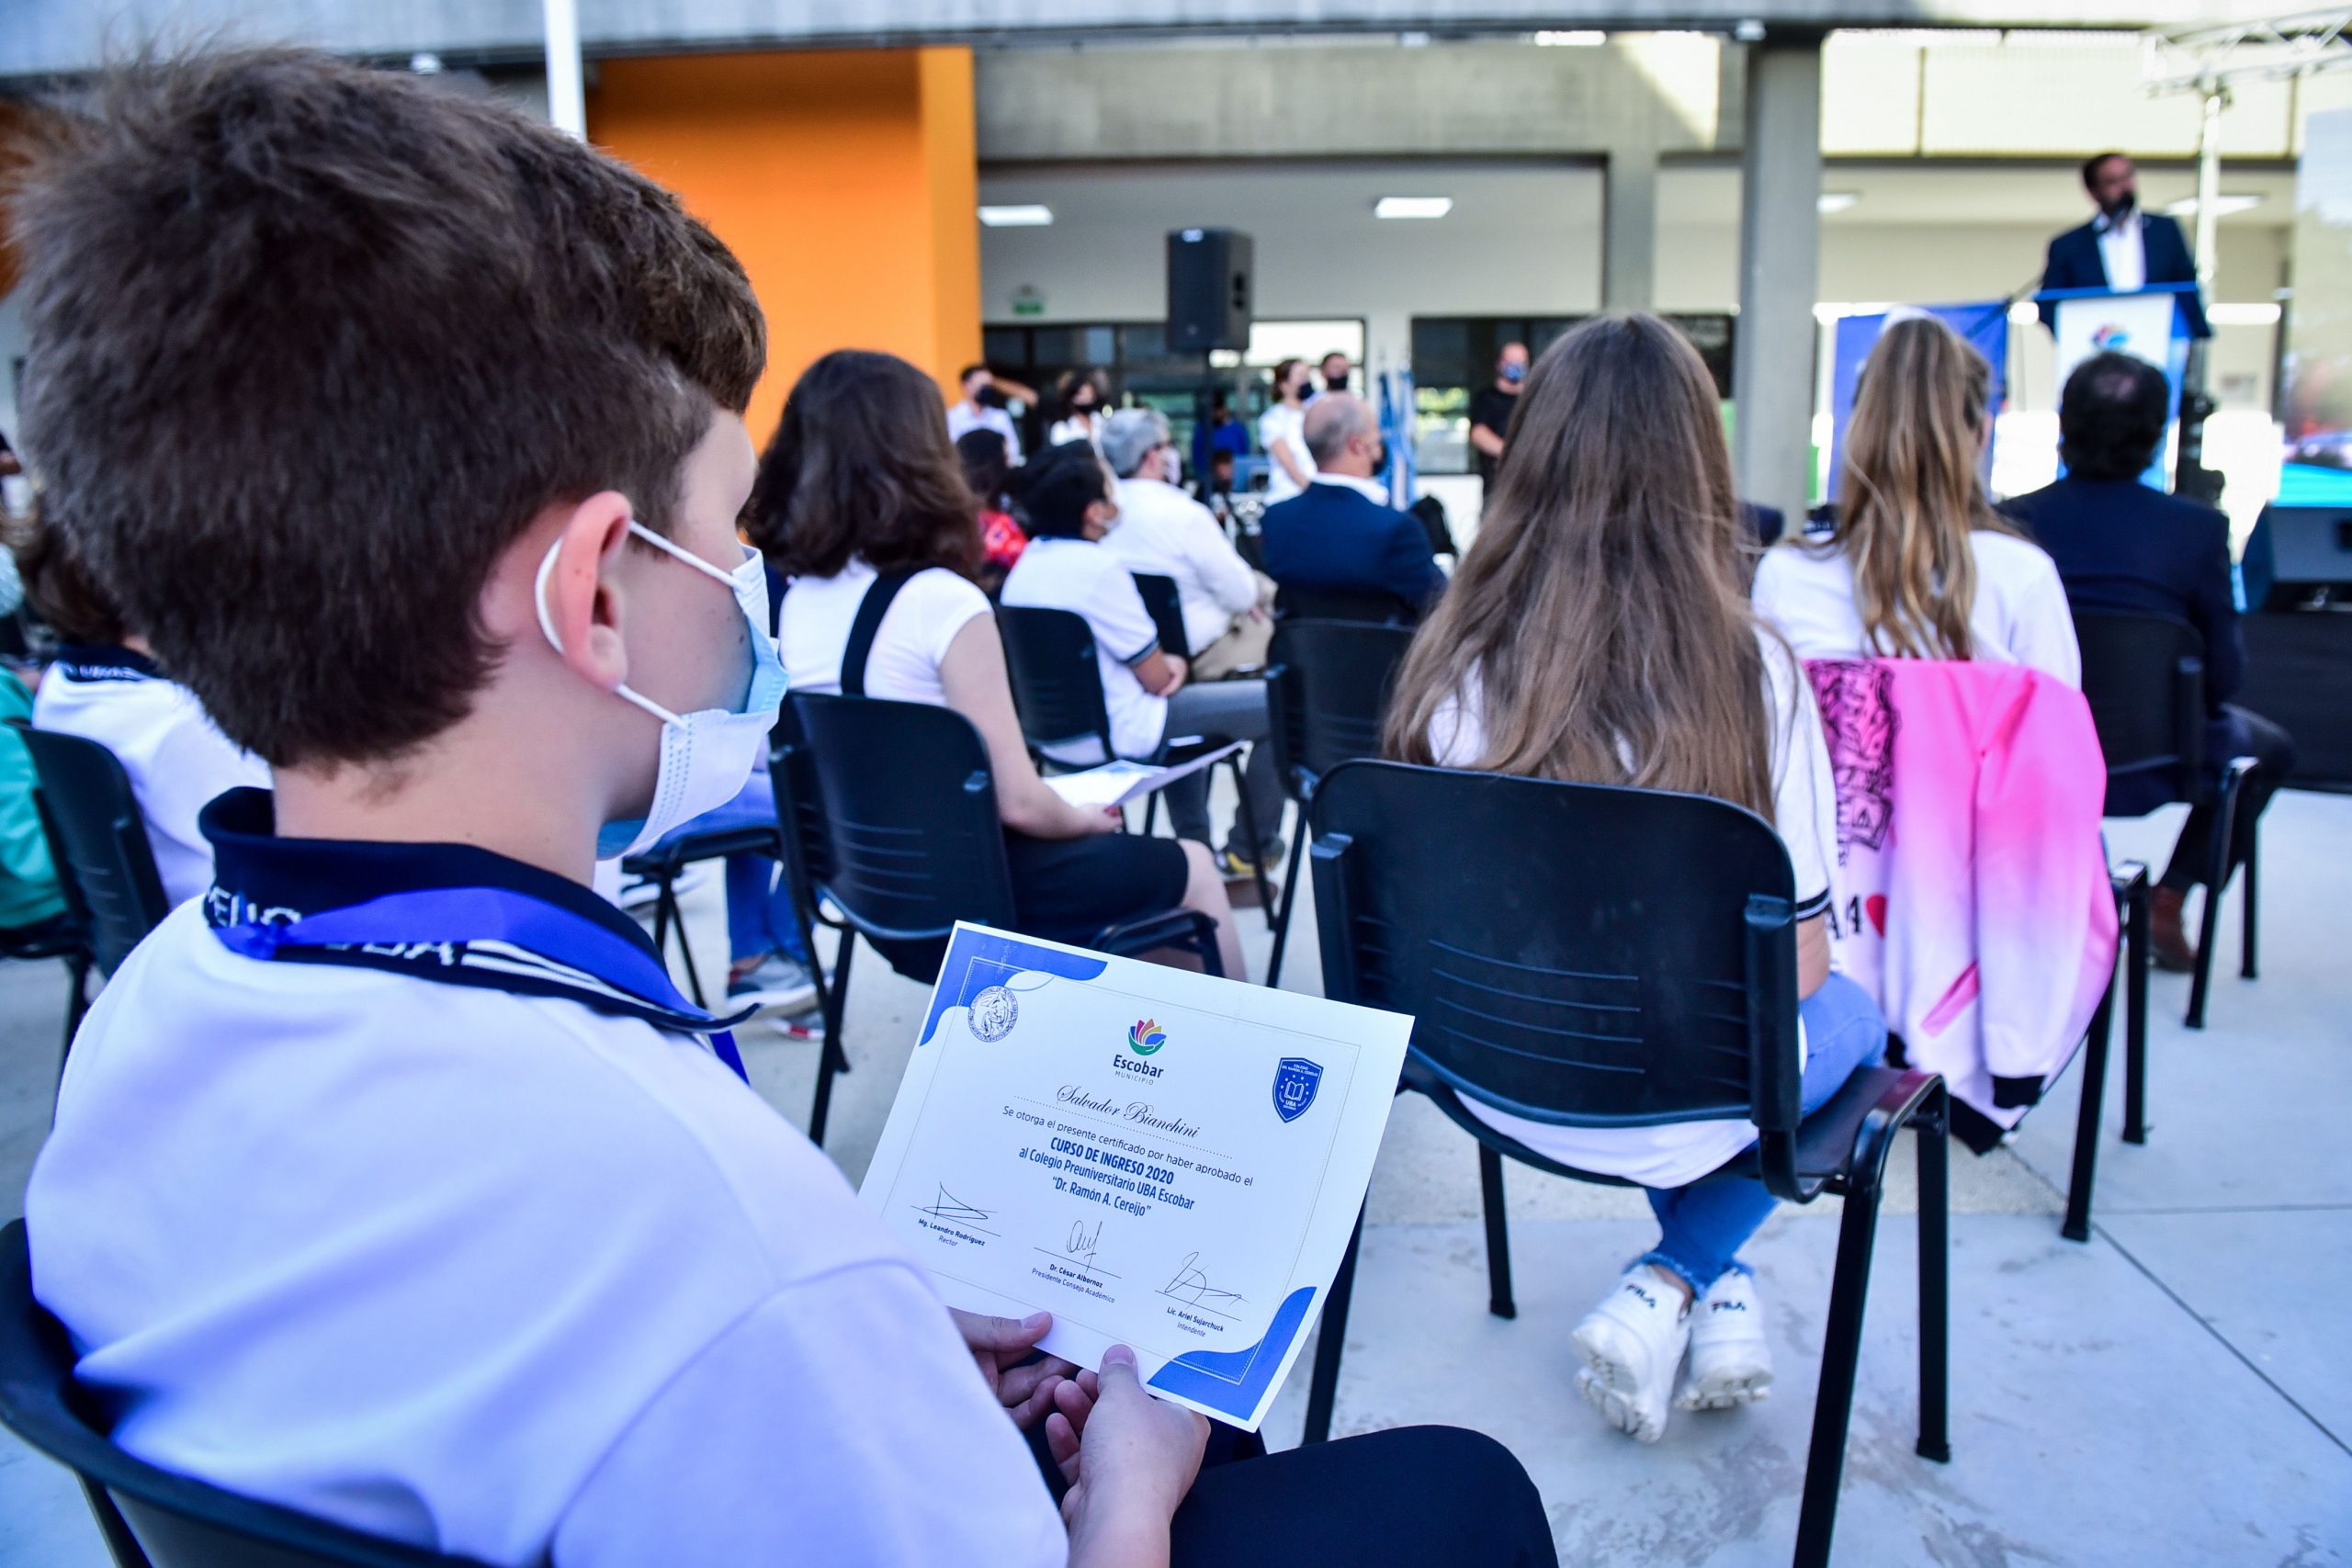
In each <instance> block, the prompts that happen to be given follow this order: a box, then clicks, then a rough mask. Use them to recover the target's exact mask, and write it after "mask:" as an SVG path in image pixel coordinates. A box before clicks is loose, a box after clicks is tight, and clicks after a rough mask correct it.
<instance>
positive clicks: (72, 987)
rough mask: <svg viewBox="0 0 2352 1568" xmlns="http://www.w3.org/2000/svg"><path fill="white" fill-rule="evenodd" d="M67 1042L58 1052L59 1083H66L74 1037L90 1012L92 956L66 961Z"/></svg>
mask: <svg viewBox="0 0 2352 1568" xmlns="http://www.w3.org/2000/svg"><path fill="white" fill-rule="evenodd" d="M65 976H66V978H65V984H66V992H65V1041H64V1043H63V1044H62V1045H60V1046H59V1047H58V1051H57V1081H58V1082H59V1083H60V1084H62V1083H63V1082H64V1081H65V1059H66V1058H67V1057H68V1056H71V1055H73V1054H74V1035H76V1034H78V1033H80V1032H82V1020H83V1018H84V1017H85V1015H86V1014H87V1013H88V1012H89V1010H90V955H89V954H88V953H75V954H74V956H73V957H71V958H69V959H67V960H66V961H65Z"/></svg>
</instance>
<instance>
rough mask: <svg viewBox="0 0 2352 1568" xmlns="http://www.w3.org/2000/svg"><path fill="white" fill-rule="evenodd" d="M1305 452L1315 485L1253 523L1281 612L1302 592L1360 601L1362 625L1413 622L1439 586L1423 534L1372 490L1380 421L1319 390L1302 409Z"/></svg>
mask: <svg viewBox="0 0 2352 1568" xmlns="http://www.w3.org/2000/svg"><path fill="white" fill-rule="evenodd" d="M1305 434H1306V449H1307V451H1308V453H1310V454H1311V455H1312V456H1313V457H1314V458H1315V477H1314V478H1313V479H1311V480H1310V481H1309V482H1308V483H1307V486H1306V491H1304V492H1303V493H1302V494H1299V495H1296V496H1294V497H1293V498H1292V499H1290V500H1288V501H1285V502H1282V503H1280V504H1279V505H1275V506H1269V507H1268V508H1266V515H1265V519H1264V521H1263V522H1262V523H1261V524H1260V525H1259V536H1260V542H1261V544H1262V546H1263V547H1264V549H1265V552H1266V571H1267V573H1268V575H1270V576H1271V577H1272V578H1273V580H1274V581H1275V582H1277V583H1279V584H1280V585H1281V587H1282V592H1283V595H1284V600H1283V608H1284V609H1285V611H1290V610H1292V609H1294V608H1295V601H1296V600H1297V598H1298V596H1299V595H1300V594H1301V593H1302V592H1305V593H1307V594H1310V595H1315V596H1318V597H1326V598H1328V596H1329V595H1333V594H1340V595H1345V596H1350V597H1352V598H1355V599H1359V600H1362V601H1363V602H1364V604H1363V610H1362V611H1361V612H1360V613H1363V614H1365V615H1367V616H1368V617H1369V615H1370V611H1371V606H1372V604H1375V603H1376V604H1378V605H1379V606H1380V608H1381V610H1382V612H1383V613H1382V615H1381V616H1379V617H1378V618H1386V619H1392V620H1396V621H1397V622H1400V623H1410V622H1412V621H1415V620H1418V619H1419V617H1420V615H1421V612H1422V611H1424V610H1426V609H1427V608H1428V607H1429V606H1430V603H1431V602H1432V601H1433V600H1435V599H1436V598H1437V596H1438V593H1439V592H1440V591H1441V590H1442V589H1443V588H1444V586H1445V574H1444V573H1443V572H1442V571H1440V570H1438V566H1437V560H1436V558H1435V557H1434V556H1432V555H1431V554H1430V536H1429V531H1428V530H1427V529H1425V528H1423V527H1422V526H1421V525H1420V522H1419V519H1417V518H1415V517H1414V516H1412V515H1411V514H1410V513H1404V512H1399V511H1397V509H1396V508H1395V507H1393V506H1391V505H1389V504H1388V491H1386V490H1385V489H1384V488H1383V487H1382V486H1380V485H1378V484H1375V483H1374V482H1373V478H1372V476H1373V475H1374V474H1375V473H1378V472H1379V471H1380V469H1381V468H1382V467H1383V462H1382V458H1383V456H1384V454H1383V453H1382V451H1381V448H1382V446H1383V445H1384V443H1383V442H1382V440H1381V436H1380V423H1379V421H1377V420H1376V419H1374V417H1373V412H1372V409H1371V406H1370V405H1369V404H1367V403H1366V402H1365V401H1364V400H1363V399H1362V398H1359V397H1356V396H1354V395H1352V394H1351V393H1347V392H1326V393H1325V394H1324V395H1323V396H1322V397H1320V398H1317V400H1315V406H1314V407H1313V408H1311V409H1308V410H1307V411H1306V420H1305Z"/></svg>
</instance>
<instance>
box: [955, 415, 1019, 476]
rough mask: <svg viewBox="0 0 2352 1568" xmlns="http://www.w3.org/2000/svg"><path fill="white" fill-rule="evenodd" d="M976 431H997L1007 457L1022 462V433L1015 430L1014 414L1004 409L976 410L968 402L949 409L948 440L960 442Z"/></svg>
mask: <svg viewBox="0 0 2352 1568" xmlns="http://www.w3.org/2000/svg"><path fill="white" fill-rule="evenodd" d="M974 430H993V431H995V432H996V433H997V434H999V435H1001V436H1003V437H1004V451H1005V457H1007V458H1008V459H1009V460H1010V461H1012V462H1015V463H1018V462H1019V461H1021V432H1020V431H1018V430H1016V429H1015V428H1013V423H1012V414H1010V413H1008V412H1005V411H1004V410H1002V409H984V408H976V407H975V406H973V405H972V404H970V403H968V402H965V403H956V404H955V405H954V406H952V407H950V408H949V409H948V411H947V439H948V440H950V441H960V440H962V439H963V438H964V435H965V434H966V433H967V432H968V431H974Z"/></svg>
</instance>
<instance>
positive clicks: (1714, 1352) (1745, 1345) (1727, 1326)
mask: <svg viewBox="0 0 2352 1568" xmlns="http://www.w3.org/2000/svg"><path fill="white" fill-rule="evenodd" d="M1771 1393H1772V1347H1771V1344H1770V1341H1768V1340H1767V1339H1766V1338H1765V1336H1764V1309H1763V1307H1762V1306H1761V1305H1759V1304H1758V1302H1757V1300H1756V1281H1755V1280H1753V1279H1751V1278H1749V1277H1748V1276H1747V1274H1744V1273H1742V1272H1741V1271H1740V1270H1738V1269H1733V1270H1732V1271H1731V1272H1730V1273H1728V1274H1725V1275H1724V1277H1723V1278H1722V1279H1720V1280H1716V1281H1715V1282H1714V1283H1713V1285H1710V1286H1709V1287H1707V1293H1706V1294H1705V1295H1702V1296H1701V1297H1700V1298H1699V1300H1698V1302H1697V1303H1696V1304H1695V1305H1693V1306H1692V1307H1691V1365H1690V1368H1689V1370H1688V1371H1685V1373H1684V1374H1683V1378H1682V1391H1681V1392H1680V1393H1678V1394H1676V1395H1675V1396H1674V1406H1675V1408H1676V1409H1678V1410H1729V1409H1731V1408H1732V1407H1733V1406H1734V1405H1739V1404H1754V1403H1756V1402H1757V1401H1758V1400H1759V1399H1769V1398H1770V1397H1771Z"/></svg>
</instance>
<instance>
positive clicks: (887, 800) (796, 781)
mask: <svg viewBox="0 0 2352 1568" xmlns="http://www.w3.org/2000/svg"><path fill="white" fill-rule="evenodd" d="M777 735H778V737H779V740H778V744H777V746H776V748H775V754H774V776H775V791H776V813H777V816H778V818H780V819H781V820H782V822H783V824H784V829H785V834H784V836H785V847H786V860H785V863H786V872H787V874H789V875H791V876H792V878H793V879H794V881H793V886H794V892H795V893H796V895H797V896H798V897H802V898H804V899H805V900H807V902H806V903H805V904H804V905H803V907H804V908H810V909H813V908H816V907H817V900H818V899H820V898H825V899H831V901H832V902H833V904H834V905H835V906H837V907H838V908H840V909H841V911H842V914H843V915H845V916H846V917H848V919H849V922H850V924H852V925H853V926H855V927H856V928H857V929H858V930H859V931H863V932H865V934H866V935H867V936H869V937H881V938H884V939H885V940H892V939H895V940H898V941H916V940H920V939H923V938H928V937H937V936H944V935H945V934H946V933H947V932H948V931H952V930H954V929H955V925H956V921H957V920H978V921H980V922H982V923H984V924H987V925H993V926H1010V925H1011V924H1012V873H1011V872H1010V871H1009V870H1008V869H1007V867H1006V865H1005V859H1004V829H1003V827H1002V825H1001V822H1000V821H999V819H998V817H997V806H996V784H995V781H994V778H993V777H992V776H991V774H990V773H989V754H988V748H987V746H986V745H985V744H983V743H982V741H981V739H980V734H979V731H978V730H977V729H974V728H972V724H971V721H970V720H969V719H967V718H966V717H965V716H963V715H961V714H959V713H956V711H954V710H953V709H951V708H944V707H933V706H932V705H930V704H928V703H895V702H887V701H884V700H883V699H881V698H878V697H842V696H833V695H830V694H817V693H808V692H796V693H794V694H792V695H791V696H789V697H787V698H786V700H785V708H784V718H783V722H782V723H781V724H780V725H779V726H778V727H777Z"/></svg>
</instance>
